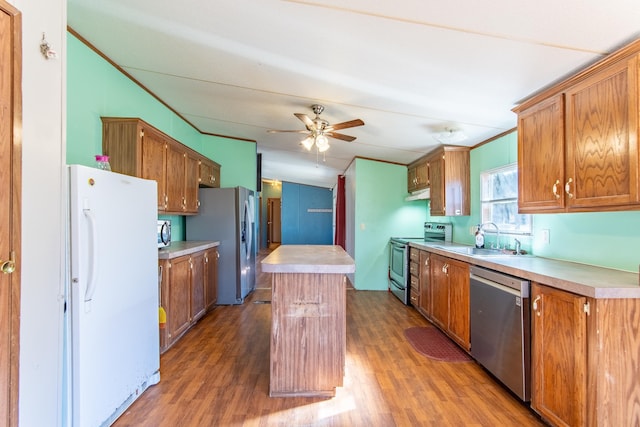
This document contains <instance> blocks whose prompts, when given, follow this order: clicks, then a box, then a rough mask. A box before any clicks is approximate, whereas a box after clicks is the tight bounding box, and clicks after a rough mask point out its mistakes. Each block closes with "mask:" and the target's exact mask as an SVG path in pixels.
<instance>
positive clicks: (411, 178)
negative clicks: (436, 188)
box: [407, 158, 429, 193]
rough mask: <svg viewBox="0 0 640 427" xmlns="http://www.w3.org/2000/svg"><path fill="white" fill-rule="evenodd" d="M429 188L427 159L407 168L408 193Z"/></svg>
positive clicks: (419, 160)
mask: <svg viewBox="0 0 640 427" xmlns="http://www.w3.org/2000/svg"><path fill="white" fill-rule="evenodd" d="M427 187H429V163H428V162H427V160H426V158H421V159H418V160H417V161H415V162H413V163H411V164H410V165H409V166H407V191H408V192H409V193H411V192H413V191H418V190H424V189H425V188H427Z"/></svg>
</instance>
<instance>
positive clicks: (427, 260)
mask: <svg viewBox="0 0 640 427" xmlns="http://www.w3.org/2000/svg"><path fill="white" fill-rule="evenodd" d="M424 266H425V267H429V258H427V259H425V260H424Z"/></svg>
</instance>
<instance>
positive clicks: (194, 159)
mask: <svg viewBox="0 0 640 427" xmlns="http://www.w3.org/2000/svg"><path fill="white" fill-rule="evenodd" d="M185 162H186V164H185V167H186V170H185V173H186V176H185V184H184V198H185V213H194V214H197V213H198V207H199V203H200V202H199V201H198V188H199V185H198V182H199V181H200V160H199V159H198V156H196V155H195V154H194V153H191V152H187V153H186V157H185Z"/></svg>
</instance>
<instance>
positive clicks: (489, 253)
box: [436, 246, 523, 257]
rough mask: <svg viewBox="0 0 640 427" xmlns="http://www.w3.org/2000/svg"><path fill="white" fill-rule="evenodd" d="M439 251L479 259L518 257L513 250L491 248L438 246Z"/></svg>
mask: <svg viewBox="0 0 640 427" xmlns="http://www.w3.org/2000/svg"><path fill="white" fill-rule="evenodd" d="M436 247H437V248H438V249H444V250H446V251H451V252H456V253H459V254H463V255H471V256H478V257H512V256H516V253H515V251H513V250H504V249H490V248H476V247H474V246H462V247H455V246H449V247H445V246H436ZM517 256H523V255H522V254H518V255H517Z"/></svg>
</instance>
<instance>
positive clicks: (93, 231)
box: [82, 209, 98, 302]
mask: <svg viewBox="0 0 640 427" xmlns="http://www.w3.org/2000/svg"><path fill="white" fill-rule="evenodd" d="M82 212H83V213H84V216H85V217H86V218H87V223H88V224H89V245H88V246H89V266H88V272H87V289H86V291H85V294H84V300H85V302H88V301H91V299H93V294H94V293H95V291H96V284H97V281H96V277H97V276H98V274H97V273H98V272H97V270H98V245H97V243H98V227H96V220H95V217H94V216H93V213H92V212H91V209H83V210H82Z"/></svg>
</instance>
